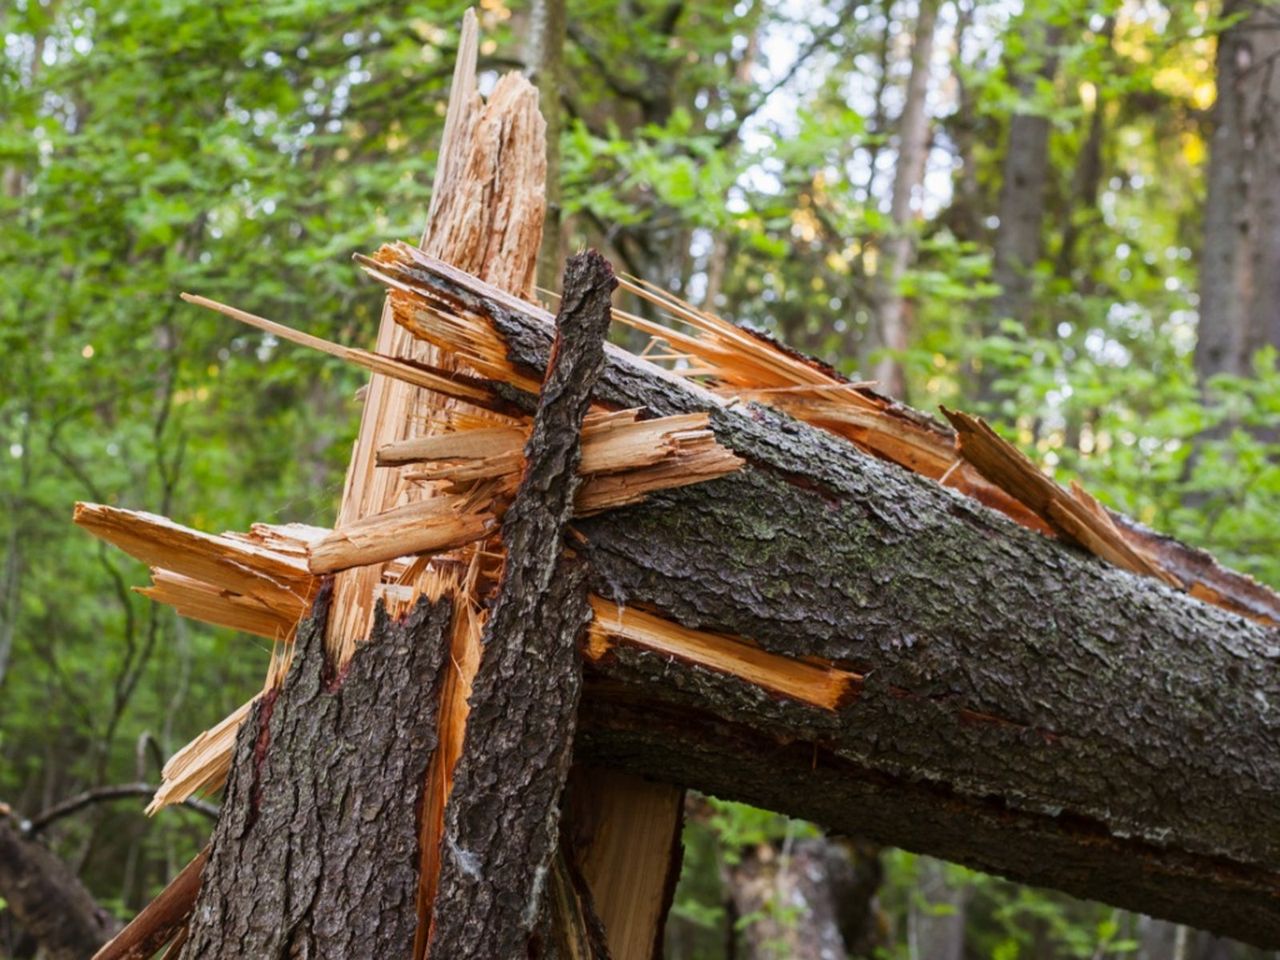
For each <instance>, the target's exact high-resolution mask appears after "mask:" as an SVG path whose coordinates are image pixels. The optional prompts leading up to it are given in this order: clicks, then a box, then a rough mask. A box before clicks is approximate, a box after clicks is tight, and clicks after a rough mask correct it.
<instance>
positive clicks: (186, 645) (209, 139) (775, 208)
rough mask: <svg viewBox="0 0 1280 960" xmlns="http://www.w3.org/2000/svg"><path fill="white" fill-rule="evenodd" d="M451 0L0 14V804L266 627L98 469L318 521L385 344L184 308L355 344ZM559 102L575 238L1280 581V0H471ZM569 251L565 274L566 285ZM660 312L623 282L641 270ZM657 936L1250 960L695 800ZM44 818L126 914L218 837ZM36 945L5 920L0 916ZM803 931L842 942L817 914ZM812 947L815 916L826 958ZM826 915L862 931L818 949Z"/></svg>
mask: <svg viewBox="0 0 1280 960" xmlns="http://www.w3.org/2000/svg"><path fill="white" fill-rule="evenodd" d="M461 12H462V5H461V4H450V3H445V2H440V0H434V2H422V3H415V2H408V0H379V2H377V3H372V2H361V0H275V2H262V3H254V4H237V3H230V2H219V0H203V2H193V0H145V2H144V0H112V2H93V0H43V2H41V0H10V2H8V3H6V4H5V5H4V6H3V7H2V8H0V38H2V40H3V56H2V57H0V271H2V272H0V276H2V277H3V282H2V283H0V349H2V351H3V356H4V362H3V365H2V366H0V429H2V430H3V437H2V438H0V463H3V469H2V470H0V502H2V503H3V510H2V511H0V542H3V551H2V553H0V800H4V801H6V802H8V803H10V804H11V805H12V806H13V808H14V809H15V810H16V811H19V812H21V813H23V814H25V815H27V816H33V815H35V814H37V813H39V812H40V811H43V810H47V809H49V808H50V807H53V806H54V805H55V804H57V803H58V802H59V801H61V800H64V799H65V798H67V797H70V796H72V795H74V794H77V793H79V792H80V791H83V790H85V789H89V788H92V787H96V786H102V785H107V784H120V783H126V782H135V781H153V782H154V780H155V779H156V777H157V773H158V762H159V758H161V757H164V756H167V755H169V754H170V753H171V752H172V751H173V750H174V749H176V748H177V747H178V746H180V745H182V744H183V743H185V742H186V741H187V740H188V739H189V738H190V737H191V736H192V735H194V734H195V733H197V732H198V731H199V730H201V729H204V728H205V727H206V726H208V725H209V724H211V723H213V722H215V721H217V720H218V719H220V718H221V717H223V716H224V715H226V714H227V713H229V712H230V711H231V710H232V709H233V708H234V707H235V706H237V705H238V704H240V703H241V702H242V701H243V700H244V699H245V698H246V696H247V695H248V694H249V693H250V692H251V691H252V690H253V689H255V687H256V686H257V685H258V684H259V682H260V679H261V675H262V671H263V669H264V664H265V659H266V650H265V649H264V648H263V645H262V644H260V643H259V642H257V641H255V640H252V639H250V638H247V637H244V636H240V635H235V634H231V633H229V632H227V631H221V630H216V629H213V628H209V627H205V626H202V625H198V624H194V623H189V622H185V621H181V620H179V619H177V618H175V617H174V616H173V615H172V613H171V612H170V611H168V610H166V609H162V608H158V607H155V606H152V605H150V604H149V603H147V602H146V601H144V600H142V599H141V598H139V597H137V596H136V595H134V594H133V593H132V592H131V590H130V587H131V586H133V585H135V584H139V583H142V582H143V575H142V571H141V570H140V569H135V568H134V567H132V566H131V565H130V564H129V562H128V561H127V560H126V559H125V558H123V557H121V556H118V555H112V554H111V553H109V552H108V551H107V550H105V549H103V548H102V547H101V546H100V545H97V544H95V543H93V542H91V541H89V540H88V539H87V538H85V537H84V536H83V535H81V534H80V533H78V532H77V531H75V530H74V529H73V528H72V527H71V525H70V522H69V517H70V510H71V504H72V502H73V501H74V500H76V499H82V498H83V499H93V500H100V501H104V502H108V503H120V504H123V505H127V506H131V507H142V508H147V509H154V510H157V511H159V512H163V513H166V514H169V515H172V516H174V517H177V518H179V519H181V520H183V521H185V522H189V523H191V524H193V525H195V526H198V527H201V528H205V529H212V530H217V529H223V528H232V527H241V528H242V527H244V526H245V525H246V524H248V523H249V522H251V521H254V520H270V521H288V520H299V521H306V522H313V523H319V524H327V523H330V522H331V520H332V517H333V515H334V510H335V507H336V503H337V500H338V495H339V492H340V486H341V483H342V470H343V469H344V467H345V464H346V461H347V455H348V444H349V443H350V440H351V438H352V437H353V436H354V433H355V425H356V422H357V419H358V404H357V403H356V401H355V400H354V394H355V391H356V389H357V388H358V387H359V385H360V383H361V380H362V378H361V377H359V376H357V375H355V374H353V373H352V371H350V370H348V369H345V368H343V367H341V366H339V365H338V364H337V363H336V362H334V363H330V362H328V361H327V360H325V359H322V358H318V357H315V356H312V355H307V354H302V353H300V352H296V351H292V350H290V349H288V348H287V347H286V346H282V345H280V344H277V343H276V342H274V341H273V340H272V339H271V338H270V337H267V336H262V335H258V334H255V333H251V332H245V331H243V330H242V329H239V328H237V327H235V326H233V325H231V324H228V323H224V322H221V321H220V320H219V319H218V318H216V317H213V316H211V315H209V314H205V313H201V312H199V311H195V310H193V309H190V308H186V307H183V306H182V305H180V303H179V302H178V300H177V299H176V294H177V292H178V291H179V290H183V289H186V290H192V291H195V292H199V293H203V294H207V295H209V296H213V297H217V298H219V299H221V300H225V301H227V302H231V303H235V304H238V305H241V306H244V307H247V308H250V309H252V310H254V311H255V312H257V313H260V314H263V315H266V316H270V317H274V318H277V319H280V320H282V321H285V322H288V323H290V324H292V325H296V326H300V327H304V328H308V329H311V330H314V331H316V332H319V333H322V334H324V335H326V336H329V337H331V338H334V339H337V340H340V341H343V342H347V343H352V344H361V345H368V344H369V342H370V341H371V337H372V331H373V329H374V327H375V324H376V320H377V309H378V305H379V304H380V302H381V298H380V294H379V293H378V291H377V290H374V289H372V288H371V287H369V286H368V285H367V284H364V283H362V282H361V281H360V280H359V278H358V277H357V274H356V272H355V271H354V270H353V269H351V268H350V267H349V265H348V257H349V255H350V254H351V253H352V252H353V251H356V250H368V249H370V248H371V247H373V246H375V245H376V244H378V243H379V242H381V241H384V240H387V239H391V238H412V237H413V236H415V235H416V234H417V233H418V232H419V230H420V221H421V219H422V216H423V214H424V211H425V207H426V201H427V199H428V185H429V184H430V180H431V173H432V169H433V158H434V148H435V144H436V143H437V142H438V138H439V133H440V126H441V120H442V115H443V106H444V99H445V95H446V88H447V83H448V77H449V73H450V71H451V68H452V62H453V53H454V46H455V44H456V33H455V30H456V25H457V23H458V21H459V18H460V15H461ZM480 13H481V17H482V22H483V23H484V25H485V30H486V32H485V40H484V45H483V47H482V51H481V60H482V66H483V68H484V69H485V70H486V71H487V72H486V78H487V80H486V82H492V80H493V79H495V78H496V76H497V74H498V73H499V72H500V71H503V70H507V69H525V70H528V71H529V72H530V73H532V74H533V75H534V76H535V78H536V79H537V81H538V83H539V87H540V89H541V90H542V92H543V97H544V101H545V109H546V111H547V113H548V116H549V119H550V121H551V125H552V129H553V130H556V131H557V132H558V137H557V138H556V142H555V144H554V145H553V150H552V152H553V160H554V164H553V168H552V169H553V170H555V171H558V174H557V175H556V176H555V177H554V181H553V184H552V195H553V198H554V199H555V207H554V217H553V223H554V229H552V230H551V231H550V232H549V234H548V237H547V242H546V245H545V249H546V253H547V255H548V256H550V257H554V256H556V255H557V253H558V254H561V255H562V254H563V253H564V252H565V251H571V250H573V249H575V248H577V247H578V246H580V245H583V244H592V245H597V246H599V247H601V248H602V249H603V250H604V252H605V253H606V254H607V255H608V256H609V257H610V258H611V259H613V260H614V261H615V263H617V264H618V266H619V268H620V269H624V270H627V271H630V272H633V273H636V274H638V275H640V276H643V277H644V278H646V279H648V280H650V281H652V282H654V283H657V284H659V285H661V286H664V287H666V288H668V289H670V290H672V291H674V292H676V293H678V294H679V295H681V296H683V297H685V298H686V299H688V300H690V301H691V302H693V303H694V304H696V305H699V306H703V307H705V308H707V309H711V310H714V311H716V312H718V313H720V314H722V315H724V316H728V317H731V318H733V319H735V320H739V321H743V322H748V323H751V324H754V325H757V326H760V327H763V328H765V329H767V330H770V331H772V332H774V333H776V334H778V335H779V336H780V337H782V338H783V339H784V340H785V341H787V342H788V343H790V344H792V345H794V346H796V347H799V348H801V349H804V350H807V351H810V352H812V353H815V354H817V355H818V356H820V357H822V358H824V359H825V360H827V361H829V362H831V363H832V364H834V365H835V366H837V367H838V368H839V369H841V370H842V371H843V372H845V373H847V374H850V375H854V376H860V377H873V378H875V379H878V380H879V381H880V382H881V384H882V386H883V388H884V389H885V390H886V391H887V392H890V393H892V394H894V395H896V396H899V397H901V398H903V399H905V400H907V401H909V402H910V403H912V404H914V405H915V406H917V407H921V408H923V409H926V410H932V409H935V408H936V406H937V404H938V403H940V402H943V403H951V404H957V405H960V406H963V407H966V408H969V409H978V410H980V411H983V412H985V413H987V414H989V415H990V416H991V417H992V418H993V419H994V421H995V422H996V423H997V424H998V425H999V427H1000V428H1001V429H1002V430H1003V431H1005V432H1006V435H1007V436H1009V437H1010V438H1011V439H1013V440H1014V441H1015V442H1017V443H1019V444H1020V445H1021V446H1022V447H1023V448H1024V449H1025V450H1027V452H1028V453H1030V454H1031V455H1032V456H1033V457H1034V458H1036V459H1037V460H1039V461H1040V462H1041V463H1043V464H1045V466H1046V468H1047V469H1049V470H1051V471H1052V472H1053V473H1054V474H1055V476H1057V477H1058V478H1059V479H1061V480H1063V481H1065V480H1067V479H1069V478H1073V477H1078V478H1080V479H1081V480H1082V481H1083V482H1084V483H1085V485H1086V486H1088V487H1089V488H1090V489H1091V490H1092V491H1093V492H1094V493H1095V494H1097V495H1098V496H1099V497H1100V498H1101V499H1103V500H1104V501H1105V502H1107V503H1108V504H1109V505H1111V506H1114V507H1117V508H1119V509H1121V510H1123V511H1125V512H1127V513H1129V514H1131V515H1133V516H1135V517H1137V518H1138V519H1140V520H1142V521H1143V522H1145V523H1148V524H1150V525H1152V526H1154V527H1156V528H1157V529H1159V530H1161V531H1163V532H1167V533H1171V534H1174V535H1176V536H1179V537H1181V538H1183V539H1185V540H1187V541H1189V542H1191V543H1193V544H1196V545H1199V546H1203V547H1206V548H1208V549H1210V550H1212V551H1213V552H1215V553H1216V554H1217V555H1218V556H1219V558H1220V559H1221V560H1222V561H1223V562H1225V563H1228V564H1230V565H1233V566H1236V567H1238V568H1241V569H1244V570H1247V571H1249V572H1251V573H1253V574H1254V575H1255V576H1257V577H1259V578H1260V579H1263V580H1264V581H1267V582H1270V583H1271V584H1272V585H1280V550H1278V549H1277V548H1278V547H1280V457H1278V456H1277V444H1278V442H1280V372H1278V371H1277V365H1276V349H1277V347H1278V346H1280V130H1278V129H1277V125H1280V106H1278V105H1280V65H1278V62H1280V6H1278V5H1277V4H1276V3H1274V2H1270V0H1227V2H1226V3H1225V5H1219V4H1218V3H1208V2H1195V3H1187V2H1178V3H1173V2H1166V3H1161V2H1156V0H1025V2H1021V3H1019V2H1016V0H896V2H895V0H837V2H833V3H822V2H817V0H737V2H727V0H529V2H528V3H524V2H516V0H482V2H481V4H480ZM556 272H557V271H555V270H551V271H549V272H548V273H546V274H545V275H544V279H543V282H544V283H545V284H550V283H554V278H555V275H556ZM637 309H639V305H637ZM689 813H690V816H689V826H688V829H687V833H688V838H687V839H688V843H687V848H688V853H687V855H686V869H685V874H684V877H683V880H682V883H681V887H680V890H679V892H678V899H677V905H676V910H675V913H674V915H673V918H672V921H671V923H670V925H669V931H668V941H669V943H668V948H669V949H668V955H669V956H671V957H673V958H719V957H743V958H749V957H771V956H777V957H787V956H810V955H812V956H833V957H839V956H865V957H892V958H899V957H901V958H912V960H951V958H962V957H987V956H991V957H998V958H1020V957H1026V958H1036V960H1040V958H1050V957H1082V958H1083V957H1096V958H1102V957H1119V956H1142V957H1146V958H1152V960H1154V958H1158V957H1168V956H1178V957H1183V958H1205V960H1210V958H1215V960H1216V958H1226V957H1232V956H1240V957H1243V956H1246V955H1248V954H1246V952H1245V951H1243V949H1242V948H1236V947H1234V946H1232V945H1230V944H1224V943H1219V942H1215V941H1212V940H1211V939H1210V938H1207V937H1204V936H1202V935H1200V934H1197V933H1195V932H1193V931H1186V930H1182V929H1178V928H1173V927H1169V926H1168V925H1165V924H1160V923H1156V922H1153V921H1150V920H1148V919H1146V918H1141V917H1135V916H1130V915H1127V914H1124V913H1122V912H1120V911H1115V910H1111V909H1109V908H1104V907H1101V906H1098V905H1096V904H1085V903H1080V902H1076V901H1071V900H1069V899H1068V898H1065V897H1062V896H1058V895H1055V894H1047V893H1044V892H1041V891H1034V890H1030V889H1025V888H1020V887H1017V886H1015V885H1013V884H1009V883H1007V882H1004V881H1001V880H997V879H994V878H990V877H986V876H984V875H981V874H977V873H974V872H971V871H967V870H963V869H961V868H958V867H954V866H950V865H946V864H941V863H937V862H935V861H930V860H927V859H925V858H920V857H915V856H913V855H911V854H907V853H903V852H900V851H882V850H876V849H874V848H872V847H869V846H868V845H866V844H865V843H862V842H860V841H859V840H858V839H857V838H821V837H820V836H818V834H817V833H816V831H814V830H813V829H812V828H810V827H808V826H806V825H804V824H799V823H791V822H787V821H785V820H782V819H780V818H777V817H773V816H771V815H768V814H764V813H761V812H759V811H752V810H748V809H745V808H741V807H737V806H733V805H728V804H721V803H719V802H718V801H715V800H712V799H709V798H697V799H695V800H694V801H691V807H690V811H689ZM207 832H208V825H207V821H206V820H205V819H203V818H202V817H200V816H198V815H196V814H194V813H191V812H190V811H182V810H177V811H170V812H167V813H166V814H165V815H163V816H161V817H159V818H158V819H157V820H155V821H147V820H145V819H144V818H143V817H142V816H141V815H140V813H139V810H138V804H137V803H136V802H124V801H118V802H113V803H101V804H92V805H89V806H87V807H84V808H81V809H79V810H78V811H77V812H76V813H74V814H73V815H69V816H66V817H63V818H60V819H58V820H56V821H55V822H52V823H50V824H49V825H48V826H47V827H46V828H45V830H44V832H43V835H44V837H45V838H46V839H47V840H48V841H49V842H50V843H51V844H52V846H53V848H54V849H55V850H56V851H57V852H58V853H59V854H60V855H61V856H62V857H63V858H64V859H65V860H66V861H67V862H69V863H70V864H71V865H72V866H73V867H74V868H75V869H76V870H77V871H79V873H80V875H81V877H82V878H83V879H84V881H85V883H86V884H87V885H88V887H89V889H90V890H91V891H92V892H93V894H94V895H95V896H96V897H97V898H98V900H99V902H100V903H102V904H103V905H104V906H106V907H107V908H108V909H110V910H112V911H114V912H115V913H116V914H118V915H120V916H127V915H129V914H130V913H132V912H133V911H135V910H137V909H138V908H139V907H140V906H141V905H142V904H143V903H145V902H146V901H147V900H148V898H149V897H150V896H151V895H152V894H153V893H154V892H155V891H156V890H157V889H158V887H159V886H160V885H162V884H163V882H164V881H165V880H166V879H167V878H168V877H170V876H172V874H173V873H174V872H176V870H177V869H178V867H179V866H180V865H181V864H182V863H183V862H185V858H187V857H188V856H189V855H190V854H191V853H192V852H193V851H194V850H195V848H196V847H197V845H198V844H200V843H201V842H202V841H203V838H204V837H205V836H206V835H207ZM30 948H31V944H30V943H29V942H24V940H23V936H22V932H21V931H20V930H18V929H16V928H15V927H14V926H12V925H11V924H10V923H8V922H7V921H6V920H5V915H4V914H3V913H0V954H2V953H6V952H7V953H8V954H10V955H13V956H27V955H29V953H30ZM807 951H816V952H807ZM824 951H825V952H824ZM832 951H835V952H832Z"/></svg>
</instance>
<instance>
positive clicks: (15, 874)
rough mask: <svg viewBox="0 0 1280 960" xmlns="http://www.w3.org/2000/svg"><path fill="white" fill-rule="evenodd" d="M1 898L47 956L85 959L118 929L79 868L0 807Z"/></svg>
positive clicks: (48, 958)
mask: <svg viewBox="0 0 1280 960" xmlns="http://www.w3.org/2000/svg"><path fill="white" fill-rule="evenodd" d="M0 900H2V901H3V902H4V903H5V905H6V908H7V909H8V910H9V911H10V912H11V913H12V914H13V918H14V919H15V920H16V921H17V922H18V923H19V924H20V925H21V927H22V929H23V931H24V932H25V933H26V934H27V935H28V936H29V937H31V938H32V939H33V940H34V941H35V942H36V943H37V944H39V947H40V956H42V957H45V958H46V960H82V958H84V957H87V956H89V955H90V954H92V953H93V952H94V951H95V950H97V949H98V948H99V947H100V946H102V945H103V944H104V943H106V941H107V939H108V938H109V937H110V936H111V935H112V934H113V933H114V932H115V931H116V928H117V926H118V925H117V923H116V919H115V918H114V917H113V916H111V914H109V913H108V912H107V911H106V910H103V909H102V908H101V907H99V906H98V904H97V902H96V901H95V900H94V899H93V896H92V895H91V894H90V893H89V891H88V890H86V889H85V887H84V884H82V883H81V882H80V880H79V878H78V877H77V876H76V875H75V873H74V872H73V871H72V870H71V868H70V867H68V866H67V865H66V864H65V863H63V862H62V861H61V860H60V859H58V857H57V856H56V855H54V854H53V853H52V852H51V851H50V850H49V849H48V848H46V847H45V846H44V845H43V844H41V843H39V842H38V841H35V840H31V839H28V838H27V837H25V836H23V835H22V833H21V831H20V830H19V829H18V826H17V824H15V823H14V822H13V820H12V819H11V818H10V817H9V816H8V815H7V813H0Z"/></svg>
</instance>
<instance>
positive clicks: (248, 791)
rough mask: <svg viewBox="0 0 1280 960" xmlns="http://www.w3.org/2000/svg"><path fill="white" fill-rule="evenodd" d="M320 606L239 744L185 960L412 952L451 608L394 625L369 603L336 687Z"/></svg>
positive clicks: (442, 604) (323, 603)
mask: <svg viewBox="0 0 1280 960" xmlns="http://www.w3.org/2000/svg"><path fill="white" fill-rule="evenodd" d="M330 595H331V589H330V586H329V585H328V584H326V586H325V588H324V589H323V590H322V592H321V594H320V596H319V598H318V599H317V600H316V604H315V607H314V609H313V612H312V614H311V616H310V618H309V619H307V620H306V621H305V622H304V623H303V624H302V625H301V626H299V628H298V634H297V640H296V649H295V653H294V660H293V665H292V667H291V668H290V670H289V674H288V677H287V679H286V681H285V684H284V686H283V687H282V688H281V689H280V690H279V691H278V692H276V693H269V694H267V695H265V696H264V697H263V699H262V700H260V701H259V702H258V703H257V704H256V705H255V706H254V709H253V713H252V714H251V716H250V718H249V720H248V722H246V723H245V725H244V727H243V728H242V729H241V731H240V734H239V736H238V737H237V739H236V753H235V759H234V761H233V765H232V768H231V776H230V779H229V780H228V782H227V793H226V800H225V802H224V803H223V807H222V816H221V818H220V820H219V823H218V827H217V829H216V830H215V832H214V836H213V848H212V852H211V854H210V857H209V862H208V864H207V865H206V867H205V870H204V877H203V883H202V886H201V890H200V894H199V897H198V899H197V901H196V907H195V911H194V914H193V916H192V919H191V924H190V927H189V935H188V939H187V942H186V945H185V946H184V948H183V950H182V953H181V956H182V957H184V958H196V957H199V958H201V960H209V958H214V957H255V958H262V960H269V958H273V957H279V958H284V957H294V956H305V957H361V956H369V957H372V956H378V957H409V956H411V955H412V950H413V940H414V932H415V930H416V928H417V922H418V914H417V908H416V896H417V890H418V861H419V857H418V824H417V805H418V801H419V798H420V796H421V793H422V787H423V782H424V780H425V776H426V769H427V761H428V759H429V757H430V755H431V751H432V750H433V749H434V748H435V745H436V732H435V731H436V709H437V704H438V699H439V697H438V693H439V691H438V685H439V678H440V669H441V667H442V666H443V663H444V658H445V655H446V652H447V650H448V646H449V644H448V636H449V623H450V615H451V608H450V604H449V603H448V602H447V601H445V600H441V601H439V602H437V603H434V604H432V603H429V602H428V601H427V600H426V599H422V600H420V601H419V602H418V605H417V606H416V607H415V608H414V609H413V611H412V612H411V613H410V614H409V615H408V616H407V617H406V618H405V619H404V620H403V621H401V622H392V621H390V620H388V619H387V617H386V615H385V614H384V613H383V612H382V610H381V608H379V613H378V617H377V619H376V622H375V624H374V629H373V633H372V634H371V636H370V638H369V641H368V643H367V644H366V645H364V646H362V647H361V648H360V649H359V650H357V651H356V654H355V656H354V658H353V659H352V660H351V663H350V666H349V667H348V668H347V669H346V671H345V672H344V673H343V674H341V675H338V676H334V675H333V673H332V671H331V670H330V668H329V666H328V664H327V661H326V658H325V653H324V630H325V621H326V618H327V614H328V607H329V600H330Z"/></svg>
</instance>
